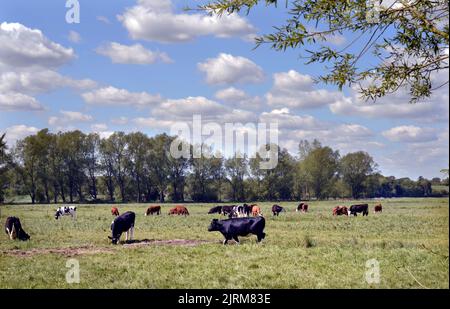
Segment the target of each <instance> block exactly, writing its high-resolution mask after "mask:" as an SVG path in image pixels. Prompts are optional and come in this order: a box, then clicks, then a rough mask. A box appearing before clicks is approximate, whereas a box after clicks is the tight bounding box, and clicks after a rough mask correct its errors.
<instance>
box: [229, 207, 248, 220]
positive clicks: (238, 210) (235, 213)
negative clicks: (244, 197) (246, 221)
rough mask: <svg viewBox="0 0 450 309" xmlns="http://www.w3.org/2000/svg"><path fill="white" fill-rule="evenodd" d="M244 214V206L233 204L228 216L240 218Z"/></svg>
mask: <svg viewBox="0 0 450 309" xmlns="http://www.w3.org/2000/svg"><path fill="white" fill-rule="evenodd" d="M244 216H245V210H244V206H241V205H239V206H234V207H233V211H232V212H231V213H230V214H229V215H228V217H229V218H242V217H244Z"/></svg>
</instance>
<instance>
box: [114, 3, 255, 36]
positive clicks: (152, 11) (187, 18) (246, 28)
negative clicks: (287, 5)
mask: <svg viewBox="0 0 450 309" xmlns="http://www.w3.org/2000/svg"><path fill="white" fill-rule="evenodd" d="M117 18H118V20H119V21H120V22H121V23H122V25H123V26H124V27H125V28H126V29H127V30H128V33H129V34H130V36H131V37H132V38H133V39H135V40H147V41H156V42H165V43H168V42H186V41H191V40H193V39H195V38H197V37H200V36H207V35H212V36H215V37H219V38H228V37H236V36H237V37H243V38H244V37H248V36H249V35H250V34H253V33H255V32H256V29H255V27H253V26H252V25H251V24H250V23H249V22H248V21H247V20H246V19H245V18H243V17H240V16H239V15H237V14H224V15H223V16H222V17H217V16H209V15H206V14H187V13H182V14H178V13H176V12H175V10H174V7H173V5H172V2H171V1H170V0H138V1H137V4H136V5H135V6H133V7H131V8H127V9H126V10H125V12H124V13H123V14H122V15H118V16H117Z"/></svg>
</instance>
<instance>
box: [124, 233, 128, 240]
mask: <svg viewBox="0 0 450 309" xmlns="http://www.w3.org/2000/svg"><path fill="white" fill-rule="evenodd" d="M125 239H126V241H128V231H126V232H125Z"/></svg>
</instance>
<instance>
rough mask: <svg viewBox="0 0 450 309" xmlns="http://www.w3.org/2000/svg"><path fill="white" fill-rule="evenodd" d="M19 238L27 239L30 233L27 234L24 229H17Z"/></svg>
mask: <svg viewBox="0 0 450 309" xmlns="http://www.w3.org/2000/svg"><path fill="white" fill-rule="evenodd" d="M18 237H19V239H20V240H22V241H27V240H29V239H30V235H28V234H27V233H26V232H25V231H24V230H20V231H19V235H18Z"/></svg>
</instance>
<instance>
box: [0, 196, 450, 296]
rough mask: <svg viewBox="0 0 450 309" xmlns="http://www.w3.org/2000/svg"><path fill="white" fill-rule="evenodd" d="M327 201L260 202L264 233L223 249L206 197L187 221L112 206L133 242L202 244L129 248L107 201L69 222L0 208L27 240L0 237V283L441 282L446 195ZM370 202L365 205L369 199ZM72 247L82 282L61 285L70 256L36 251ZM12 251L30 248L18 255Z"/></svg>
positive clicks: (38, 209) (38, 211) (445, 268)
mask: <svg viewBox="0 0 450 309" xmlns="http://www.w3.org/2000/svg"><path fill="white" fill-rule="evenodd" d="M335 204H337V203H336V202H332V201H325V202H314V201H313V202H310V203H309V205H310V210H309V212H308V213H306V214H304V213H296V212H294V209H295V206H296V205H295V203H282V204H281V205H282V206H284V207H286V208H287V209H288V210H289V211H287V212H286V213H281V215H280V216H279V217H272V216H270V215H269V214H270V207H271V206H272V203H259V205H260V206H261V207H262V210H263V213H264V214H266V230H265V232H266V233H267V237H266V239H265V240H264V241H263V243H261V244H257V243H256V237H255V236H249V237H243V238H241V245H239V246H238V245H235V244H234V243H232V242H231V244H230V245H229V246H222V245H221V241H222V236H221V235H220V234H219V233H217V232H215V233H208V232H207V227H208V225H209V223H210V221H211V219H212V218H220V216H219V215H208V214H207V211H208V209H209V208H210V207H212V205H211V204H195V205H191V204H187V207H188V209H189V212H190V213H191V215H190V216H189V217H187V218H185V217H176V216H175V217H174V216H168V215H167V212H168V210H169V208H170V207H171V206H172V205H163V206H162V207H163V214H162V215H161V216H149V217H145V216H144V215H143V214H144V210H145V209H146V207H148V206H149V205H143V204H127V205H119V209H120V211H121V212H124V211H126V210H132V211H135V212H136V214H137V218H136V229H135V238H136V239H138V240H139V239H140V240H143V239H148V240H173V239H185V240H197V241H206V242H207V243H202V244H199V245H194V246H180V245H148V246H136V247H128V246H127V247H126V246H121V245H118V246H112V245H110V243H109V241H108V239H107V236H108V235H109V233H110V225H111V221H112V220H113V217H112V216H111V214H110V206H104V205H98V206H93V205H79V206H78V219H77V220H76V221H72V220H71V219H70V218H69V217H65V218H63V219H62V220H59V221H56V220H55V219H54V217H53V214H54V208H55V206H53V205H51V206H48V205H36V206H30V205H17V206H1V208H2V209H1V214H2V217H1V221H2V224H3V222H4V220H5V219H6V217H7V216H12V215H14V216H18V217H20V219H21V221H22V225H23V226H24V229H25V230H26V231H27V232H28V233H29V234H30V235H31V236H32V239H31V241H29V242H17V241H9V239H8V238H7V235H6V234H5V233H2V235H0V288H422V287H429V288H448V287H449V278H448V274H449V273H448V272H449V260H448V253H449V239H448V232H449V209H448V207H449V205H448V199H389V200H383V201H382V204H383V213H382V214H376V215H375V214H373V212H372V209H371V212H370V214H369V216H368V217H362V216H358V217H356V218H353V217H352V218H350V217H333V216H332V214H331V209H332V207H333V206H334V205H335ZM339 204H342V202H339ZM346 204H351V202H347V203H346ZM369 204H370V205H371V208H372V207H373V205H374V204H375V201H369ZM123 237H124V236H123ZM79 247H87V248H96V249H99V250H98V252H94V253H93V254H80V255H75V256H73V257H74V258H76V259H78V260H79V262H80V269H81V272H80V275H81V282H80V284H73V285H70V284H67V283H66V281H65V274H66V272H67V270H68V269H67V268H66V267H65V265H66V261H67V259H68V258H70V255H69V256H68V255H64V254H58V253H48V252H47V251H45V249H54V248H59V249H64V248H79ZM102 248H104V249H105V252H103V251H102V250H101V249H102ZM11 250H19V251H29V250H34V251H37V253H36V254H30V255H27V256H20V255H16V254H11ZM39 250H42V251H41V253H40V252H39ZM106 251H108V252H106ZM369 259H377V260H378V261H379V263H380V270H381V282H380V284H368V283H366V281H365V279H364V278H365V277H364V274H365V271H366V266H365V263H366V261H367V260H369ZM411 274H412V275H413V276H414V277H415V279H414V278H413V277H412V276H411ZM417 281H419V283H420V284H419V283H418V282H417Z"/></svg>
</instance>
